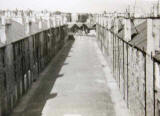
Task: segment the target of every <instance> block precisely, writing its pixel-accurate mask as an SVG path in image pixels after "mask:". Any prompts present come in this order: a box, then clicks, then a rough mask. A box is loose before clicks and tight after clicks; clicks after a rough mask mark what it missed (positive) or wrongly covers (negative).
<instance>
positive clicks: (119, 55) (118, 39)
mask: <svg viewBox="0 0 160 116" xmlns="http://www.w3.org/2000/svg"><path fill="white" fill-rule="evenodd" d="M119 52H120V50H119V38H118V73H117V74H118V75H117V76H118V78H119V79H118V80H119V88H120V60H119V59H120V58H119V57H120V53H119Z"/></svg>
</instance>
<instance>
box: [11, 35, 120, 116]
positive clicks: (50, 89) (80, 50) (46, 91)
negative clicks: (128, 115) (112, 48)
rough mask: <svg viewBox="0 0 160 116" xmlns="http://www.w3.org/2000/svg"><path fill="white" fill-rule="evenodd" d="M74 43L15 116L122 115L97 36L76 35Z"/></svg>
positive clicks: (47, 70) (45, 72)
mask: <svg viewBox="0 0 160 116" xmlns="http://www.w3.org/2000/svg"><path fill="white" fill-rule="evenodd" d="M71 45H72V43H71V42H70V43H69V45H67V46H66V47H65V49H64V50H63V51H62V52H61V53H60V54H59V55H58V56H57V57H56V58H54V59H53V61H52V62H51V63H50V65H49V66H48V67H47V68H46V69H45V71H44V72H43V73H42V74H41V75H40V79H39V80H38V81H37V82H35V83H34V84H33V86H32V88H31V90H29V92H28V93H27V95H25V96H24V98H23V99H22V100H21V101H20V104H19V105H18V106H17V108H15V110H14V111H13V113H12V116H116V115H117V116H121V115H118V113H117V111H118V110H117V106H116V104H117V103H115V101H116V100H114V99H115V97H114V99H113V98H112V94H111V93H112V92H111V91H112V90H111V89H110V87H109V86H108V85H107V81H106V74H105V72H104V66H103V65H102V63H101V60H100V58H99V54H98V52H97V49H98V47H97V46H96V39H95V38H94V37H89V36H76V40H75V42H74V43H73V46H72V48H71V47H70V46H71ZM118 95H119V94H118ZM120 101H121V99H120ZM117 102H119V101H117ZM119 111H120V110H119ZM119 113H120V112H119Z"/></svg>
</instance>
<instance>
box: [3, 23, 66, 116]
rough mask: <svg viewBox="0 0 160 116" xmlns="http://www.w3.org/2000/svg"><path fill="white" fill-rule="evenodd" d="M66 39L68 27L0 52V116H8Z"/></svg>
mask: <svg viewBox="0 0 160 116" xmlns="http://www.w3.org/2000/svg"><path fill="white" fill-rule="evenodd" d="M67 38H68V32H67V26H66V25H62V26H60V27H55V28H50V29H48V30H45V31H41V32H38V33H36V34H32V35H30V36H28V37H25V38H23V39H20V40H18V41H14V42H11V43H9V44H7V45H5V46H3V47H1V48H0V93H1V94H0V116H8V115H9V113H10V112H11V111H12V109H13V108H14V107H15V106H16V104H17V102H18V101H19V99H20V98H21V97H22V96H23V95H24V94H25V93H26V92H27V90H28V89H29V88H30V86H31V85H32V83H33V82H34V81H36V80H37V78H38V75H39V74H40V73H41V72H42V70H43V69H44V68H45V67H46V66H47V64H48V63H49V62H50V60H51V59H52V58H53V57H54V56H55V55H56V54H57V53H58V52H59V50H60V49H61V48H62V47H63V46H64V44H65V43H66V42H67Z"/></svg>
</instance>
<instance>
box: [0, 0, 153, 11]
mask: <svg viewBox="0 0 160 116" xmlns="http://www.w3.org/2000/svg"><path fill="white" fill-rule="evenodd" d="M133 1H134V0H0V9H15V8H20V9H33V10H43V9H47V10H52V11H56V10H60V11H64V12H102V11H104V10H108V11H113V10H117V9H118V10H124V9H125V8H126V7H127V5H128V4H129V3H131V2H132V3H133ZM137 1H139V0H137ZM141 1H146V0H141ZM147 1H153V0H147ZM154 1H155V0H154Z"/></svg>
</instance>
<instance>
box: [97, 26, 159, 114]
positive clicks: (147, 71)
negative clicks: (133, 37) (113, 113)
mask: <svg viewBox="0 0 160 116" xmlns="http://www.w3.org/2000/svg"><path fill="white" fill-rule="evenodd" d="M96 30H97V39H98V44H99V47H100V48H101V50H102V52H103V54H104V56H105V57H106V59H107V60H109V62H110V66H111V68H112V72H113V76H114V78H115V80H116V81H117V84H118V86H119V88H120V91H121V94H122V96H123V99H124V100H125V101H126V104H127V106H128V108H129V109H130V110H131V112H132V114H133V115H134V116H151V115H152V116H159V115H160V110H159V109H160V99H159V96H160V94H159V93H160V91H159V89H158V88H156V87H157V86H156V83H157V80H159V65H160V61H159V60H157V59H156V58H155V57H152V56H150V55H148V54H147V53H146V52H145V51H144V50H142V49H140V48H138V47H136V46H133V45H131V44H130V43H128V42H127V41H125V40H124V38H121V37H119V36H118V35H116V34H115V33H114V32H112V30H109V29H107V28H106V27H104V26H102V25H100V24H97V28H96ZM157 68H158V69H157ZM157 73H158V74H157ZM158 84H160V83H158Z"/></svg>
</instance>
